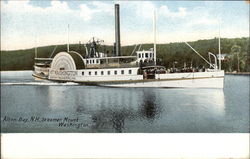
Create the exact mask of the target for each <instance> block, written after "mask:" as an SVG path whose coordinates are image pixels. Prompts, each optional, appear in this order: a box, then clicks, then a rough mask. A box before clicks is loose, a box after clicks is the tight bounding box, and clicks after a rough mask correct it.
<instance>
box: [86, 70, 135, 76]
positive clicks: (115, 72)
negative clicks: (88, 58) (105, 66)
mask: <svg viewBox="0 0 250 159" xmlns="http://www.w3.org/2000/svg"><path fill="white" fill-rule="evenodd" d="M92 72H93V73H94V75H98V72H97V71H89V75H90V76H91V74H92ZM105 72H106V74H107V75H110V74H111V71H105ZM121 74H122V75H123V74H124V70H121ZM128 74H132V70H128ZM82 75H83V76H84V72H82ZM101 75H104V71H101ZM114 75H117V70H114Z"/></svg>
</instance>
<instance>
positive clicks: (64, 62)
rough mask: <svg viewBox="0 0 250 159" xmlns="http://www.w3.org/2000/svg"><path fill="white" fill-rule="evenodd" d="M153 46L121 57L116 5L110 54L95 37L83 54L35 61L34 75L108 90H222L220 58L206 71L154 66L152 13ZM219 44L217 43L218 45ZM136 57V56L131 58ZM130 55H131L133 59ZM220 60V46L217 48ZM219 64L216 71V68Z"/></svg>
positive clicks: (155, 62) (155, 64)
mask: <svg viewBox="0 0 250 159" xmlns="http://www.w3.org/2000/svg"><path fill="white" fill-rule="evenodd" d="M153 19H154V25H153V26H154V27H153V31H154V46H153V48H151V49H150V50H141V51H140V50H139V49H138V50H137V51H135V49H134V50H133V52H132V54H131V56H123V55H121V46H120V15H119V5H118V4H115V44H114V49H113V55H112V56H108V55H107V54H106V53H105V52H101V51H100V50H99V49H98V46H99V45H100V44H101V43H102V42H103V41H102V40H99V39H97V38H92V39H91V40H90V41H89V43H88V44H89V47H87V45H85V50H86V54H85V55H82V54H80V53H78V52H75V51H70V50H69V43H68V45H67V51H65V52H59V53H57V54H56V55H55V56H54V57H53V58H52V57H51V58H35V64H34V71H33V76H34V77H36V78H40V79H45V80H51V81H56V82H76V83H80V84H83V85H97V86H108V87H164V88H176V87H179V88H223V87H224V71H223V70H221V62H220V58H219V59H217V58H216V56H215V55H214V54H212V53H209V59H210V57H213V58H214V63H211V60H209V61H207V60H206V59H205V58H203V57H202V56H201V55H200V54H199V53H198V52H197V51H196V50H195V49H194V48H192V46H190V45H189V44H188V43H186V44H187V45H188V46H189V47H190V49H192V50H193V51H194V52H195V53H197V54H198V55H199V56H200V57H201V58H203V59H204V60H205V62H207V63H208V64H209V66H210V68H208V69H205V68H203V69H201V70H195V69H189V70H186V71H183V72H180V71H178V72H175V71H173V70H170V69H166V68H165V67H164V66H160V65H158V64H157V60H156V14H154V18H153ZM219 43H220V42H219ZM133 54H135V55H133ZM132 55H133V56H132ZM219 57H220V46H219ZM217 60H218V61H219V68H218V66H217Z"/></svg>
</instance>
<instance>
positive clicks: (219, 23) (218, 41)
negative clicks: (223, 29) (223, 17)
mask: <svg viewBox="0 0 250 159" xmlns="http://www.w3.org/2000/svg"><path fill="white" fill-rule="evenodd" d="M218 42H219V48H218V49H219V70H221V48H220V20H219V41H218Z"/></svg>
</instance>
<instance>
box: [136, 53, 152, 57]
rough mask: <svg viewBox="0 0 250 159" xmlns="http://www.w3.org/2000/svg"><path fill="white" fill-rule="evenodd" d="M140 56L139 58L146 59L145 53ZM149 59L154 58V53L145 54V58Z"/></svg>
mask: <svg viewBox="0 0 250 159" xmlns="http://www.w3.org/2000/svg"><path fill="white" fill-rule="evenodd" d="M138 56H139V58H144V53H139V54H138ZM148 57H150V58H152V57H154V53H145V58H148Z"/></svg>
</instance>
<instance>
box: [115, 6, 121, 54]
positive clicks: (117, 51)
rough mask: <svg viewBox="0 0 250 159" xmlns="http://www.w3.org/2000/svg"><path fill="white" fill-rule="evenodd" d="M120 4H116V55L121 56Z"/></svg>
mask: <svg viewBox="0 0 250 159" xmlns="http://www.w3.org/2000/svg"><path fill="white" fill-rule="evenodd" d="M119 12H120V11H119V4H115V44H116V46H115V48H116V49H115V51H116V56H121V49H120V48H121V43H120V13H119Z"/></svg>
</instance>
